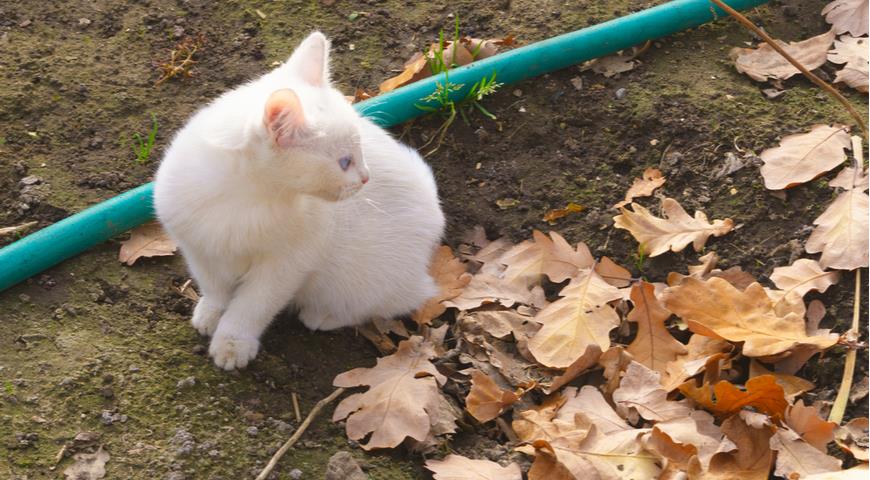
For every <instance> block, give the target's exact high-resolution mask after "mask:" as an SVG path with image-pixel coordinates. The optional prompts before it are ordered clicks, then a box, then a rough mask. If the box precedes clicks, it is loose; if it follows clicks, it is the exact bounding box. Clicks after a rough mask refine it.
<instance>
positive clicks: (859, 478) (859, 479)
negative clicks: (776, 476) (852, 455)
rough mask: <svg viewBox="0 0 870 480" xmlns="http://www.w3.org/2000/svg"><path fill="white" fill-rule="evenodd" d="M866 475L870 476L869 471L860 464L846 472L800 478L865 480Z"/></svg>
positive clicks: (817, 474)
mask: <svg viewBox="0 0 870 480" xmlns="http://www.w3.org/2000/svg"><path fill="white" fill-rule="evenodd" d="M868 474H870V471H868V467H867V464H866V463H862V464H860V465H858V466H855V467H852V468H850V469H848V470H840V471H839V472H825V473H816V474H813V475H809V476H807V477H802V478H801V480H867V475H868Z"/></svg>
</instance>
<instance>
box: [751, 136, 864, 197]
mask: <svg viewBox="0 0 870 480" xmlns="http://www.w3.org/2000/svg"><path fill="white" fill-rule="evenodd" d="M848 131H849V130H848V128H847V127H845V126H843V125H815V126H813V127H812V129H811V130H810V131H809V132H806V133H799V134H795V135H789V136H787V137H785V138H783V139H782V141H780V143H779V146H778V147H774V148H768V149H767V150H765V151H763V152H761V155H760V156H759V157H760V158H761V160H762V161H763V162H764V165H763V166H762V167H761V176H762V177H764V186H765V187H767V188H768V189H770V190H781V189H783V188H789V187H793V186H795V185H798V184H801V183H804V182H808V181H810V180H812V179H814V178H816V177H818V176H819V175H821V174H823V173H825V172H827V171H830V170H832V169H834V168H836V167H837V165H840V164H841V163H843V162H844V161H845V160H846V154H845V153H844V152H843V150H844V149H848V148H849V133H848Z"/></svg>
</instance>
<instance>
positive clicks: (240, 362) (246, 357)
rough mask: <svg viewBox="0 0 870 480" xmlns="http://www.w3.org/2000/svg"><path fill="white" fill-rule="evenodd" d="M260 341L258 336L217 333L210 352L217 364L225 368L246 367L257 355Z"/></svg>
mask: <svg viewBox="0 0 870 480" xmlns="http://www.w3.org/2000/svg"><path fill="white" fill-rule="evenodd" d="M259 349H260V341H259V340H257V339H256V338H245V337H235V336H232V335H221V334H217V335H215V336H214V338H212V339H211V345H210V346H209V348H208V353H209V355H211V357H212V358H213V359H214V363H215V365H217V366H219V367H221V368H223V369H224V370H232V369H234V368H244V367H245V366H246V365H247V364H248V362H250V361H251V360H253V359H254V357H256V356H257V351H258V350H259Z"/></svg>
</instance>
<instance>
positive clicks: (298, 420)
mask: <svg viewBox="0 0 870 480" xmlns="http://www.w3.org/2000/svg"><path fill="white" fill-rule="evenodd" d="M290 400H292V401H293V413H295V414H296V423H302V413H300V412H299V397H298V396H297V395H296V392H291V393H290Z"/></svg>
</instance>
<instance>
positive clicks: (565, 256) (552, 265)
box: [500, 230, 595, 285]
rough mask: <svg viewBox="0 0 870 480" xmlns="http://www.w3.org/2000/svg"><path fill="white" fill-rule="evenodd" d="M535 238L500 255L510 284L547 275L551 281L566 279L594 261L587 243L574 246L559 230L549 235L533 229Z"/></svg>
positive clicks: (505, 275) (590, 265)
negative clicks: (505, 266)
mask: <svg viewBox="0 0 870 480" xmlns="http://www.w3.org/2000/svg"><path fill="white" fill-rule="evenodd" d="M532 238H533V239H534V240H533V241H531V240H526V241H525V242H523V243H520V244H519V245H516V246H514V247H513V248H511V249H510V250H508V251H507V252H506V253H505V254H504V256H502V257H501V260H500V262H501V263H503V264H504V265H507V269H505V271H504V279H505V280H506V281H507V282H508V283H513V282H515V281H517V282H523V283H525V284H526V285H535V284H538V283H540V281H541V277H542V276H544V275H546V276H547V277H548V278H549V279H550V281H552V282H556V283H558V282H563V281H565V280H568V279H569V278H572V277H573V276H574V275H576V274H577V272H578V271H580V269H583V268H590V267H592V266H593V265H594V264H595V259H594V258H593V257H592V253H590V252H589V247H587V246H586V244H585V243H582V242H581V243H579V244H577V247H576V249H575V248H574V247H572V246H571V244H569V243H568V242H567V241H566V240H565V239H564V238H562V236H561V235H559V234H558V233H556V232H550V236H549V237H548V236H547V235H545V234H543V233H541V232H539V231H537V230H535V231H533V232H532Z"/></svg>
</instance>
